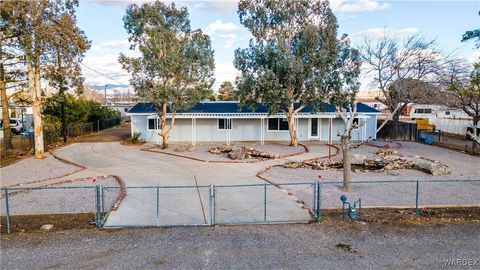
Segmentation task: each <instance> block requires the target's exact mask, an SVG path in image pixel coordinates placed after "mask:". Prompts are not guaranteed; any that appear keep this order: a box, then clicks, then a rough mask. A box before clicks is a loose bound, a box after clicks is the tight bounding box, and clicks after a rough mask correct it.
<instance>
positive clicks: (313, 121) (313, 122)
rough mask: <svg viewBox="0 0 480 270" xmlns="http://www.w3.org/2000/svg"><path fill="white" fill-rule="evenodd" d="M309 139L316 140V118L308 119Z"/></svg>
mask: <svg viewBox="0 0 480 270" xmlns="http://www.w3.org/2000/svg"><path fill="white" fill-rule="evenodd" d="M309 137H310V138H318V118H310V136H309Z"/></svg>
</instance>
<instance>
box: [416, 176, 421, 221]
mask: <svg viewBox="0 0 480 270" xmlns="http://www.w3.org/2000/svg"><path fill="white" fill-rule="evenodd" d="M418 185H419V183H418V181H417V191H416V193H415V194H416V195H415V215H416V216H417V217H418V216H419V215H420V214H419V211H418V191H419V186H418Z"/></svg>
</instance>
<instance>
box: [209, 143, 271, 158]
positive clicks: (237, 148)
mask: <svg viewBox="0 0 480 270" xmlns="http://www.w3.org/2000/svg"><path fill="white" fill-rule="evenodd" d="M208 152H210V153H212V154H216V155H218V154H221V153H227V154H228V157H229V158H230V159H234V160H240V159H248V158H252V157H253V158H258V159H277V158H280V156H279V155H277V154H270V153H267V152H263V151H258V150H256V149H255V148H252V147H249V146H244V145H233V146H231V145H218V146H216V147H214V148H212V149H210V150H209V151H208Z"/></svg>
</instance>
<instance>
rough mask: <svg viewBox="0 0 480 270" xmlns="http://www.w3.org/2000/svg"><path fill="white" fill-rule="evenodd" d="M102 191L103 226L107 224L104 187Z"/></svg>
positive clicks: (101, 187)
mask: <svg viewBox="0 0 480 270" xmlns="http://www.w3.org/2000/svg"><path fill="white" fill-rule="evenodd" d="M100 189H101V190H102V219H101V221H102V226H103V224H104V223H105V190H104V189H103V186H100Z"/></svg>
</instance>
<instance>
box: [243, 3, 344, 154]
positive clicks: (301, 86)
mask: <svg viewBox="0 0 480 270" xmlns="http://www.w3.org/2000/svg"><path fill="white" fill-rule="evenodd" d="M238 14H239V15H240V22H241V23H242V24H243V25H244V26H245V27H247V28H248V29H249V30H250V32H251V33H252V35H253V39H252V40H250V44H249V47H248V48H247V49H237V50H236V51H235V60H234V64H235V67H236V68H237V69H238V70H240V71H241V76H240V77H239V78H238V79H237V83H236V85H237V89H238V90H237V93H238V97H239V100H240V103H241V104H242V105H246V106H249V107H251V108H252V109H254V108H255V107H256V104H257V103H258V102H262V103H263V104H265V105H266V107H267V108H268V112H269V113H270V114H274V113H280V112H281V113H284V114H285V116H286V118H287V121H288V127H289V131H290V145H291V146H297V145H298V135H297V130H296V127H295V116H296V114H297V113H298V112H299V111H301V110H302V109H303V108H304V107H305V106H307V105H311V106H313V107H314V108H319V109H321V107H320V104H321V103H322V102H323V101H325V99H326V97H327V96H328V92H329V91H330V90H331V89H332V88H333V87H335V86H336V85H338V84H339V81H338V80H337V79H338V78H339V77H337V76H336V75H335V73H336V72H337V70H336V68H337V63H336V61H337V55H338V53H339V52H338V51H337V49H338V46H337V45H338V44H337V43H338V40H337V28H338V25H337V19H336V17H335V15H334V14H333V12H332V10H331V9H330V7H329V3H328V1H318V0H317V1H316V0H303V1H276V0H265V1H253V0H243V1H240V3H239V5H238ZM344 38H345V37H344Z"/></svg>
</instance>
